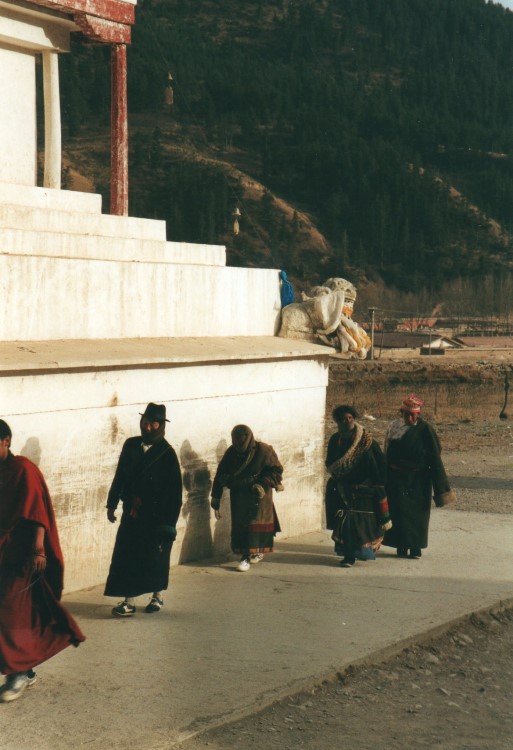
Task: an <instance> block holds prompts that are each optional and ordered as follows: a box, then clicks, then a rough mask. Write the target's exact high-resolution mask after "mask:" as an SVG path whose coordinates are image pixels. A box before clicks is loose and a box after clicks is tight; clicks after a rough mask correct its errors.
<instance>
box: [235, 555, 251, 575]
mask: <svg viewBox="0 0 513 750" xmlns="http://www.w3.org/2000/svg"><path fill="white" fill-rule="evenodd" d="M250 567H251V565H250V564H249V560H248V558H247V557H243V558H242V560H241V561H240V563H239V564H238V566H237V570H240V571H241V572H242V573H245V572H246V571H247V570H249V569H250Z"/></svg>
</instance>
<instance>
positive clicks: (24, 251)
mask: <svg viewBox="0 0 513 750" xmlns="http://www.w3.org/2000/svg"><path fill="white" fill-rule="evenodd" d="M1 254H7V255H34V256H46V257H48V256H49V257H54V258H70V259H72V258H86V259H90V260H123V261H142V262H147V263H156V262H157V263H158V262H165V261H166V242H165V241H163V240H144V241H143V240H138V239H131V238H126V237H105V236H103V235H81V234H66V233H64V232H36V231H30V230H24V229H6V228H4V227H0V255H1Z"/></svg>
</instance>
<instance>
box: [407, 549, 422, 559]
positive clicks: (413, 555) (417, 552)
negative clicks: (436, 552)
mask: <svg viewBox="0 0 513 750" xmlns="http://www.w3.org/2000/svg"><path fill="white" fill-rule="evenodd" d="M409 557H410V560H420V558H421V557H422V550H421V549H411V550H410V555H409Z"/></svg>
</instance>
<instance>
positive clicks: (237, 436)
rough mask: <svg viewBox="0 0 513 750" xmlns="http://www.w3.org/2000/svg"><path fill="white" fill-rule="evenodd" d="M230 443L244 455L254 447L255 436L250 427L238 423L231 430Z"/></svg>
mask: <svg viewBox="0 0 513 750" xmlns="http://www.w3.org/2000/svg"><path fill="white" fill-rule="evenodd" d="M232 445H233V447H234V448H235V450H236V451H237V453H239V454H240V455H246V454H247V453H249V452H250V451H251V450H252V449H253V448H254V447H255V438H254V436H253V432H252V430H251V428H250V427H248V426H247V425H245V424H238V425H236V426H235V427H234V428H233V430H232Z"/></svg>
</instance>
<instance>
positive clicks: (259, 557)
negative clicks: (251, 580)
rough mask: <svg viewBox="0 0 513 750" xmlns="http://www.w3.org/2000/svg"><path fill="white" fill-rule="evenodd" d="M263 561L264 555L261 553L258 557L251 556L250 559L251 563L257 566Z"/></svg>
mask: <svg viewBox="0 0 513 750" xmlns="http://www.w3.org/2000/svg"><path fill="white" fill-rule="evenodd" d="M263 559H264V556H263V555H262V553H259V554H258V555H251V556H250V558H249V562H250V563H251V564H252V565H256V564H257V563H259V562H262V560H263Z"/></svg>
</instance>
